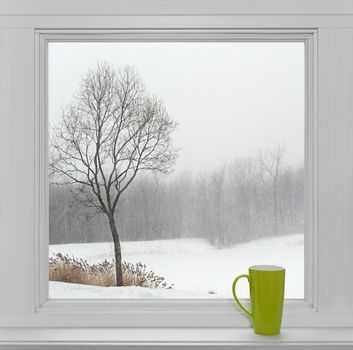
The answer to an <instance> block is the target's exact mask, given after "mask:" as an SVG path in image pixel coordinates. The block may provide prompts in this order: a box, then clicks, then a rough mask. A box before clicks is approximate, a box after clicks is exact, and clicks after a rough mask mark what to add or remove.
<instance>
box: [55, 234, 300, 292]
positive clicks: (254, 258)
mask: <svg viewBox="0 0 353 350" xmlns="http://www.w3.org/2000/svg"><path fill="white" fill-rule="evenodd" d="M303 239H304V236H303V235H302V234H295V235H288V236H284V237H276V238H265V239H261V240H256V241H252V242H249V243H242V244H237V245H234V246H232V247H228V248H217V247H213V246H211V245H210V244H209V243H207V241H205V240H200V239H180V240H164V241H147V242H146V241H142V242H123V244H122V253H123V256H124V257H125V259H126V260H128V261H131V262H133V263H137V262H139V261H143V262H145V263H146V265H147V266H148V268H149V269H151V270H153V271H155V272H156V273H157V274H158V275H161V276H164V277H165V278H166V280H167V282H169V283H173V284H174V286H173V288H172V289H165V288H161V289H152V288H142V287H122V288H115V287H93V286H86V285H78V284H70V283H61V282H50V289H49V291H50V294H49V296H50V297H51V298H147V299H148V298H176V299H179V298H231V297H232V294H231V289H230V286H231V284H232V282H233V279H234V278H235V277H236V276H237V275H239V274H242V273H246V272H247V269H248V267H249V266H251V265H256V264H275V265H280V266H285V267H286V291H285V294H286V297H287V298H302V297H303V290H304V286H303V284H304V279H303V273H304V256H303V255H304V249H303V248H304V242H303ZM57 252H62V253H63V254H68V255H73V256H80V257H83V258H84V259H87V260H88V262H90V263H97V262H100V261H103V260H104V259H112V258H113V256H114V249H113V246H112V243H84V244H65V245H52V246H50V255H51V256H52V255H54V254H55V253H57ZM237 292H238V295H239V297H242V298H248V297H249V289H248V285H247V282H244V281H241V282H239V284H238V288H237Z"/></svg>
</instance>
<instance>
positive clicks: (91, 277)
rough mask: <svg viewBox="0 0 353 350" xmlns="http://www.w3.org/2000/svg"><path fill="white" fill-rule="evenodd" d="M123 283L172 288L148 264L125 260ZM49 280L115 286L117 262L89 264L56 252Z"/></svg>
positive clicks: (50, 261)
mask: <svg viewBox="0 0 353 350" xmlns="http://www.w3.org/2000/svg"><path fill="white" fill-rule="evenodd" d="M122 269H123V285H124V286H125V287H126V286H139V287H147V288H172V287H173V285H169V284H167V283H166V281H165V279H164V277H161V276H157V275H156V274H155V273H154V272H153V271H147V270H146V265H145V264H142V263H140V262H138V263H136V264H132V263H127V262H125V261H124V262H123V264H122ZM49 280H50V281H57V282H67V283H78V284H88V285H93V286H102V287H112V286H115V263H114V262H109V261H107V260H104V261H103V262H101V263H99V264H92V265H90V264H88V262H87V261H86V260H83V259H76V258H74V257H69V256H68V255H62V254H61V253H58V254H56V255H55V256H54V257H51V258H49Z"/></svg>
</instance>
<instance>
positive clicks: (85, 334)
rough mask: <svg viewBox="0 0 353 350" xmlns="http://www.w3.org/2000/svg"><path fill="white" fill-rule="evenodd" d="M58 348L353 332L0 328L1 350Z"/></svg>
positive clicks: (333, 337) (345, 340)
mask: <svg viewBox="0 0 353 350" xmlns="http://www.w3.org/2000/svg"><path fill="white" fill-rule="evenodd" d="M5 344H7V345H9V344H22V345H34V344H41V345H45V344H53V345H55V344H57V345H64V344H65V345H72V344H75V345H92V344H100V345H114V346H115V347H116V346H117V345H118V346H128V345H130V346H133V345H135V346H137V345H147V346H148V345H150V346H151V345H163V346H165V347H166V348H167V347H168V346H173V345H174V346H175V345H179V346H180V345H183V346H187V345H201V346H206V345H217V346H231V345H232V346H237V345H238V346H240V345H254V346H256V345H261V344H266V345H271V344H276V345H283V346H286V345H326V346H327V345H353V328H285V329H282V333H281V334H280V335H278V336H260V335H257V334H254V333H253V331H252V329H249V328H211V329H210V328H153V329H151V328H140V329H136V328H96V329H94V330H92V328H71V327H70V328H23V329H19V328H2V329H0V347H1V346H2V345H5Z"/></svg>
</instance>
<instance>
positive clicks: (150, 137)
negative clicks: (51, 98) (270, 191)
mask: <svg viewBox="0 0 353 350" xmlns="http://www.w3.org/2000/svg"><path fill="white" fill-rule="evenodd" d="M175 127H176V124H175V122H174V121H173V120H172V119H171V118H170V117H169V115H168V113H167V111H166V109H165V107H164V106H163V104H162V103H161V102H159V101H158V100H157V99H156V98H154V97H152V96H150V95H149V94H148V93H147V92H146V90H145V88H144V86H143V83H142V81H141V79H140V77H139V76H138V75H137V73H136V72H135V71H134V70H133V69H132V68H130V67H125V68H123V69H119V70H114V69H113V68H112V67H110V66H109V65H107V64H98V66H97V68H96V69H95V70H90V71H89V72H88V73H87V75H86V76H85V77H84V79H83V80H82V83H81V86H80V89H79V90H78V92H77V93H76V95H75V96H74V98H73V100H72V102H71V103H70V104H69V105H68V106H67V107H66V109H65V110H64V111H63V112H62V118H61V120H60V122H59V123H58V124H56V125H54V127H53V128H52V130H51V133H50V135H51V137H50V164H49V165H50V170H51V177H52V179H53V180H54V181H55V182H56V183H59V184H60V186H63V185H64V184H67V185H71V186H70V188H69V190H70V191H71V192H70V193H71V194H69V193H67V189H64V190H63V188H65V187H61V189H60V190H59V189H58V188H57V187H56V188H55V193H56V195H55V194H54V192H52V193H51V211H56V212H57V213H58V212H59V211H58V210H57V208H55V205H57V206H63V203H62V201H63V200H64V198H65V201H66V202H65V203H68V202H67V197H68V196H70V195H71V197H73V198H70V200H73V199H74V200H75V201H76V203H79V204H80V206H81V208H80V209H78V207H77V209H75V208H73V207H71V209H70V211H67V210H66V215H67V216H70V217H71V218H72V221H74V220H76V219H77V214H78V213H80V215H81V216H82V212H83V211H84V212H85V213H86V215H83V217H84V218H85V219H84V224H83V226H84V229H85V233H84V234H83V235H82V238H83V239H84V240H87V239H89V238H88V237H90V235H89V234H88V232H90V229H89V228H90V225H91V222H90V220H89V218H90V217H91V216H92V215H93V214H94V212H96V211H99V212H100V213H102V214H103V215H104V216H105V217H106V219H107V224H108V227H109V231H110V233H111V236H112V238H113V241H114V250H115V261H116V283H117V286H121V285H122V267H121V266H122V265H121V262H122V258H121V248H120V233H119V226H121V227H123V225H119V220H120V219H121V218H120V216H119V211H118V203H120V202H121V199H122V198H123V197H122V194H123V193H125V191H126V189H127V188H128V187H130V186H131V184H132V183H133V181H134V179H135V178H136V176H137V175H138V174H139V173H141V172H145V171H153V172H159V173H168V172H169V171H170V169H171V167H172V166H173V164H174V160H175V158H176V151H175V150H174V149H173V147H172V144H171V138H170V136H171V133H172V132H173V131H174V129H175ZM53 188H54V187H53V186H52V187H51V189H52V191H53ZM61 191H64V192H65V193H61ZM58 195H59V196H60V198H57V197H58ZM63 197H64V198H63ZM71 202H72V201H71ZM64 205H66V204H64ZM68 205H69V204H68ZM82 207H83V208H85V210H83V209H82ZM131 214H132V212H131ZM134 214H135V212H134ZM134 214H133V215H134ZM55 219H57V218H54V220H55ZM66 219H67V218H65V220H66ZM51 220H53V215H51ZM95 220H96V221H97V219H96V218H95ZM50 225H51V232H54V234H55V235H57V233H56V232H55V231H57V230H58V231H60V230H61V228H60V227H54V226H53V225H54V221H51V224H50ZM69 226H70V227H71V228H73V227H75V225H73V222H70V223H69ZM105 229H106V225H105ZM65 230H66V229H65ZM99 231H101V229H98V232H96V236H99V237H103V236H104V235H102V232H99ZM82 238H81V239H82Z"/></svg>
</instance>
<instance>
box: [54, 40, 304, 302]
mask: <svg viewBox="0 0 353 350" xmlns="http://www.w3.org/2000/svg"><path fill="white" fill-rule="evenodd" d="M259 57H261V60H259ZM304 71H305V70H304V46H303V44H302V43H234V42H233V43H51V44H50V45H49V159H48V161H49V164H48V176H49V241H50V245H49V297H50V298H59V299H60V298H70V299H72V298H73V299H75V298H80V299H82V298H83V299H97V298H108V299H111V298H124V299H128V298H142V299H149V298H172V299H180V298H184V299H185V298H191V299H194V298H231V297H232V295H231V283H232V281H233V279H234V278H235V277H236V276H237V275H239V274H243V273H246V272H247V269H248V267H249V266H251V265H256V264H271V265H281V266H283V267H285V268H286V292H285V293H286V297H287V298H302V297H303V294H304V234H303V232H304V174H305V171H304V110H305V108H304V106H305V104H304ZM63 77H65V79H64V80H65V83H64V81H63V79H62V78H63ZM248 292H249V288H248V285H247V283H246V281H241V282H240V283H239V287H238V294H239V296H240V297H248V296H249V294H248Z"/></svg>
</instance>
